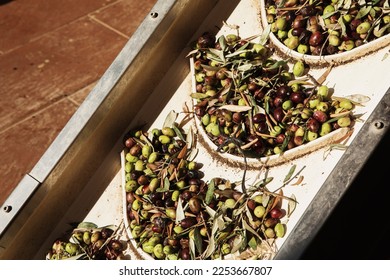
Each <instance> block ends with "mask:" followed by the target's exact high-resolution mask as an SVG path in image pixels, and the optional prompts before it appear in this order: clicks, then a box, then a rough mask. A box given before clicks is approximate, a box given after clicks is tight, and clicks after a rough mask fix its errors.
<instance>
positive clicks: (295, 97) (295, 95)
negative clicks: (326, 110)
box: [290, 91, 305, 104]
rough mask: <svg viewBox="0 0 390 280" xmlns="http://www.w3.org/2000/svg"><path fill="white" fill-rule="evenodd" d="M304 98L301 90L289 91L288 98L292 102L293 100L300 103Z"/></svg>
mask: <svg viewBox="0 0 390 280" xmlns="http://www.w3.org/2000/svg"><path fill="white" fill-rule="evenodd" d="M304 99H305V96H304V94H303V93H302V92H300V91H297V92H293V93H291V95H290V100H291V101H292V102H294V103H295V104H298V103H302V102H303V100H304Z"/></svg>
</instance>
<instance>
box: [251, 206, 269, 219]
mask: <svg viewBox="0 0 390 280" xmlns="http://www.w3.org/2000/svg"><path fill="white" fill-rule="evenodd" d="M265 211H266V209H265V207H264V206H263V205H259V206H256V208H255V209H254V210H253V213H254V214H255V216H256V217H257V218H262V217H263V216H264V214H265Z"/></svg>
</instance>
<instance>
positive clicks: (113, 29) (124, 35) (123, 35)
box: [88, 15, 130, 39]
mask: <svg viewBox="0 0 390 280" xmlns="http://www.w3.org/2000/svg"><path fill="white" fill-rule="evenodd" d="M88 16H89V18H90V19H91V20H93V21H95V22H96V23H98V24H101V25H102V26H104V27H106V28H107V29H109V30H111V31H114V32H115V33H116V34H118V35H120V36H122V37H124V38H126V39H129V38H130V37H129V36H128V35H126V34H124V33H122V32H120V31H119V30H116V29H115V28H114V27H112V26H110V25H108V24H107V23H105V22H103V21H101V20H99V19H97V18H96V17H95V16H94V15H88Z"/></svg>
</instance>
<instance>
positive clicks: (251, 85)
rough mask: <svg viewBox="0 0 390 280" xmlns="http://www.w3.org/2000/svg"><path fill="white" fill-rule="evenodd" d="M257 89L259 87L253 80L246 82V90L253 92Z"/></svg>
mask: <svg viewBox="0 0 390 280" xmlns="http://www.w3.org/2000/svg"><path fill="white" fill-rule="evenodd" d="M258 89H259V85H258V84H256V83H253V82H252V83H249V84H248V90H249V91H251V92H254V91H256V90H258Z"/></svg>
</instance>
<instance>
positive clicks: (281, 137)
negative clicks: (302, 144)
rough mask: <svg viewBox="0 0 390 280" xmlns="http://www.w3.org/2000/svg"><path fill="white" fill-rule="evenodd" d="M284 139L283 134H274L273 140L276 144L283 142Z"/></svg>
mask: <svg viewBox="0 0 390 280" xmlns="http://www.w3.org/2000/svg"><path fill="white" fill-rule="evenodd" d="M284 139H286V135H285V134H278V136H276V138H275V142H276V143H278V144H282V143H283V142H284Z"/></svg>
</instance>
